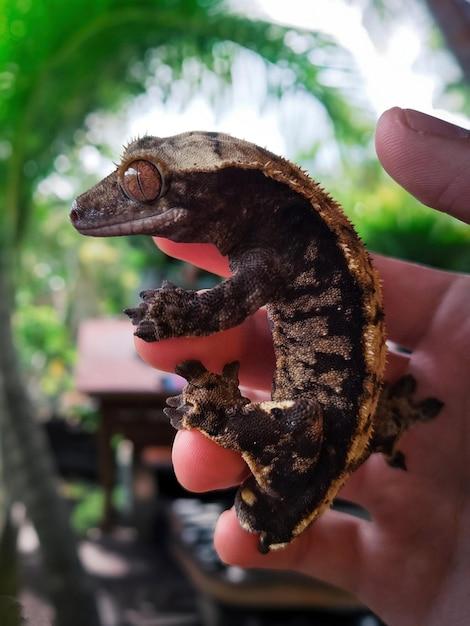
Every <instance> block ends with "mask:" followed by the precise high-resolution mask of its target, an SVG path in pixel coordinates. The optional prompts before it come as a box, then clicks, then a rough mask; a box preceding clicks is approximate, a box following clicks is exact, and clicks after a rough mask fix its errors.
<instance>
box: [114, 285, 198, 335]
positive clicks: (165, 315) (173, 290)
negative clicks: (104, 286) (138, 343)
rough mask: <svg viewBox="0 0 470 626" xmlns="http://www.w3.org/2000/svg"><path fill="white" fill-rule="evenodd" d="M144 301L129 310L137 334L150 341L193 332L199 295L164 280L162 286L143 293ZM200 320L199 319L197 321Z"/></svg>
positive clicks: (127, 313)
mask: <svg viewBox="0 0 470 626" xmlns="http://www.w3.org/2000/svg"><path fill="white" fill-rule="evenodd" d="M140 297H141V298H142V300H143V302H141V303H140V304H139V306H138V307H135V308H132V309H126V310H125V311H124V313H125V314H126V315H128V316H129V317H130V318H131V320H132V323H133V324H134V326H137V330H136V331H135V333H134V334H135V335H136V336H137V337H139V338H140V339H143V340H144V341H147V342H152V341H160V340H161V339H168V338H169V337H181V336H183V335H189V334H191V333H192V332H193V331H194V328H193V327H194V323H195V321H196V317H197V316H195V313H196V306H197V294H196V292H193V291H186V290H184V289H181V288H180V287H176V285H173V284H172V283H170V282H168V281H164V282H163V284H162V286H161V287H160V289H148V290H146V291H142V292H141V294H140ZM196 323H197V321H196Z"/></svg>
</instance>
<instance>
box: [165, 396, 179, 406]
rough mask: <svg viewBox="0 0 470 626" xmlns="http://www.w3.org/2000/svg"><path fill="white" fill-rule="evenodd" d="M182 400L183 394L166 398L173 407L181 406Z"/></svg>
mask: <svg viewBox="0 0 470 626" xmlns="http://www.w3.org/2000/svg"><path fill="white" fill-rule="evenodd" d="M181 402H182V395H181V394H178V395H177V396H169V397H168V398H167V399H166V403H167V404H168V406H171V407H173V408H176V407H177V406H179V405H180V404H181Z"/></svg>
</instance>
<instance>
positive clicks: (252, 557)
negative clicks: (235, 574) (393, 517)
mask: <svg viewBox="0 0 470 626" xmlns="http://www.w3.org/2000/svg"><path fill="white" fill-rule="evenodd" d="M368 525H369V522H367V521H364V520H360V519H358V518H355V517H352V516H350V515H347V514H345V513H340V512H338V511H331V510H329V511H327V512H326V513H324V514H323V515H322V516H321V517H320V518H319V519H318V520H317V521H316V522H315V523H314V524H313V525H312V526H310V528H309V529H307V530H306V531H305V532H303V533H302V534H301V535H300V536H299V537H298V538H297V539H295V540H294V541H293V542H292V543H290V544H289V545H288V546H286V548H284V549H282V550H276V551H273V552H270V553H269V554H260V553H259V552H258V547H257V546H258V537H257V535H255V534H252V533H248V532H246V531H245V530H243V529H242V528H241V526H240V524H239V522H238V520H237V517H236V514H235V511H234V510H233V509H231V510H230V511H225V512H224V513H223V514H222V515H221V516H220V518H219V520H218V523H217V526H216V529H215V535H214V544H215V548H216V550H217V552H218V554H219V556H220V558H221V559H222V561H224V562H225V563H229V564H231V565H238V566H240V567H255V568H269V569H285V570H293V571H297V572H300V573H303V574H307V575H308V576H313V577H315V578H320V579H321V580H324V581H326V582H328V583H330V584H332V585H337V586H338V587H342V588H343V589H347V590H349V591H351V592H354V591H355V589H356V586H357V584H358V582H359V580H358V579H359V578H360V575H361V569H362V535H363V534H364V533H365V532H366V529H367V526H368Z"/></svg>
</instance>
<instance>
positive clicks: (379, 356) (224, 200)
mask: <svg viewBox="0 0 470 626" xmlns="http://www.w3.org/2000/svg"><path fill="white" fill-rule="evenodd" d="M71 218H72V221H73V223H74V225H75V227H76V228H77V229H78V230H79V231H80V232H82V233H84V234H88V235H93V236H111V235H127V234H142V233H145V234H149V235H159V236H161V237H167V238H169V239H172V240H173V241H177V242H191V243H196V242H197V243H213V244H215V245H216V246H217V248H218V249H219V250H220V252H221V253H222V254H224V255H228V258H229V261H230V266H231V269H232V271H233V275H232V276H231V277H230V278H229V279H227V280H225V281H223V282H222V283H220V284H219V285H217V286H216V287H214V288H213V289H210V290H208V291H204V292H202V293H197V292H189V291H185V290H183V289H180V288H178V287H176V286H174V285H171V284H170V283H164V285H163V286H162V287H161V288H160V289H157V290H150V291H146V292H144V293H143V294H141V295H142V297H143V302H142V303H141V304H140V305H139V306H138V307H137V308H135V309H129V310H128V311H127V313H128V315H129V316H130V317H131V318H132V321H133V323H134V324H135V325H136V326H137V330H136V333H135V334H136V335H137V336H139V337H141V338H142V339H144V340H145V341H158V340H161V339H166V338H169V337H182V336H190V335H208V334H211V333H214V332H217V331H220V330H224V329H227V328H231V327H233V326H236V325H238V324H240V323H241V322H243V321H244V320H245V319H246V317H247V316H249V315H251V314H252V313H254V312H255V311H256V310H257V309H258V308H259V307H261V306H263V305H266V306H267V310H268V314H269V317H270V319H271V321H272V333H273V343H274V349H275V355H276V371H275V376H274V381H273V388H272V401H270V402H261V403H252V402H250V401H249V400H248V399H247V398H244V397H243V396H241V394H240V392H239V389H238V377H237V371H238V367H237V364H233V363H232V364H228V365H226V366H225V368H224V370H223V372H222V374H220V375H219V374H214V373H211V372H208V371H207V370H206V369H205V368H204V366H203V365H202V364H201V363H199V362H194V361H190V362H186V363H183V364H181V365H180V366H179V367H178V369H177V371H178V373H179V374H181V375H183V376H184V377H185V378H186V379H187V380H188V385H187V387H186V388H185V389H184V390H183V392H182V394H181V395H179V396H176V397H175V398H170V399H169V400H168V404H169V407H170V408H169V409H167V412H168V415H169V416H170V419H171V421H172V423H173V425H174V426H175V427H176V428H196V429H198V430H200V431H201V432H202V433H204V434H205V435H206V436H207V437H209V438H210V439H212V440H213V441H215V442H217V443H218V444H220V445H221V446H224V447H226V448H229V449H232V450H236V451H238V452H240V454H241V455H242V456H243V458H244V459H245V461H246V462H247V464H248V465H249V467H250V469H251V472H252V475H251V476H250V478H248V479H247V480H246V481H245V483H244V484H243V485H242V486H241V487H240V489H239V491H238V494H237V498H236V510H237V514H238V517H239V520H240V523H241V525H242V526H243V527H244V528H245V529H247V530H249V531H251V532H257V533H259V534H260V550H262V551H265V552H266V551H269V550H272V549H276V548H280V547H282V546H284V545H285V544H286V543H288V542H289V541H291V540H292V539H293V538H294V537H295V536H296V535H298V534H299V533H301V532H302V531H303V530H304V529H305V528H307V527H308V526H309V524H310V523H311V522H313V521H314V520H315V519H316V518H317V517H318V515H319V514H320V513H321V512H322V511H323V510H324V509H325V508H326V507H327V506H328V505H329V504H330V503H331V501H332V499H333V498H334V496H335V495H336V493H337V492H338V490H339V489H340V487H341V486H342V484H343V483H344V482H345V480H346V479H347V477H348V476H349V475H350V474H351V472H352V471H354V469H356V468H357V466H358V465H359V464H360V463H362V462H363V461H365V460H366V459H367V457H368V456H369V455H370V454H371V453H373V452H376V451H378V452H382V453H384V454H385V455H386V456H387V458H388V460H389V462H390V463H391V464H392V465H393V466H395V467H401V468H404V467H405V460H404V457H403V455H402V453H400V452H399V451H398V450H397V449H396V442H397V439H398V438H399V436H400V435H401V434H402V432H403V431H404V430H405V429H406V428H407V427H408V426H410V425H411V424H412V423H414V422H416V421H420V420H423V419H429V418H431V417H433V416H434V415H436V414H437V413H438V412H439V410H440V408H441V406H442V404H441V403H440V402H439V401H438V400H435V399H428V400H425V401H424V402H421V403H416V402H415V401H414V400H413V397H412V394H413V391H414V382H413V380H412V379H411V377H406V378H405V379H403V381H402V382H401V383H400V382H399V383H397V384H396V385H395V386H393V387H387V388H386V389H385V390H384V392H383V394H382V395H380V394H381V390H382V385H383V371H384V364H385V330H384V321H383V311H382V304H381V289H380V281H379V279H378V277H377V275H376V273H375V271H374V269H373V267H372V264H371V262H370V258H369V256H368V254H367V252H366V250H365V248H364V246H363V244H362V242H361V241H360V239H359V238H358V236H357V234H356V233H355V231H354V229H353V227H352V225H351V224H350V223H349V221H348V220H347V218H346V217H345V215H344V213H343V212H342V210H341V208H340V207H339V205H338V204H337V203H336V202H335V201H334V200H333V199H332V198H331V197H330V196H328V194H326V193H325V192H324V191H323V189H321V187H319V185H317V184H316V183H315V182H314V181H312V180H311V179H310V178H309V177H308V176H307V175H306V174H305V173H304V172H302V171H301V170H300V169H299V168H297V167H296V166H295V165H293V164H292V163H290V162H288V161H286V160H284V159H282V158H281V157H278V156H276V155H274V154H272V153H270V152H268V151H266V150H264V149H262V148H259V147H258V146H255V145H253V144H250V143H247V142H244V141H242V140H239V139H235V138H233V137H230V136H228V135H223V134H219V133H204V132H191V133H184V134H182V135H176V136H174V137H168V138H156V137H143V138H142V139H139V140H137V141H135V142H133V143H131V144H130V145H129V146H128V147H127V148H126V150H125V153H124V155H123V157H122V162H121V164H120V166H119V167H118V169H117V170H116V171H115V172H113V173H112V174H111V175H110V176H108V177H107V178H105V179H104V180H103V181H101V182H100V183H98V185H96V186H95V187H93V188H92V189H91V190H90V191H88V192H87V193H85V194H83V195H81V196H80V197H79V198H78V199H77V200H76V202H75V203H74V207H73V208H72V214H71ZM379 397H380V400H379Z"/></svg>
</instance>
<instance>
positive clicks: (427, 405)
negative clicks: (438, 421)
mask: <svg viewBox="0 0 470 626" xmlns="http://www.w3.org/2000/svg"><path fill="white" fill-rule="evenodd" d="M443 406H444V403H443V402H441V401H440V400H438V399H437V398H426V399H425V400H423V401H422V402H420V403H419V404H418V410H419V419H420V421H423V422H427V421H428V420H430V419H433V418H434V417H436V415H438V414H439V413H440V411H441V409H442V407H443Z"/></svg>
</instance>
